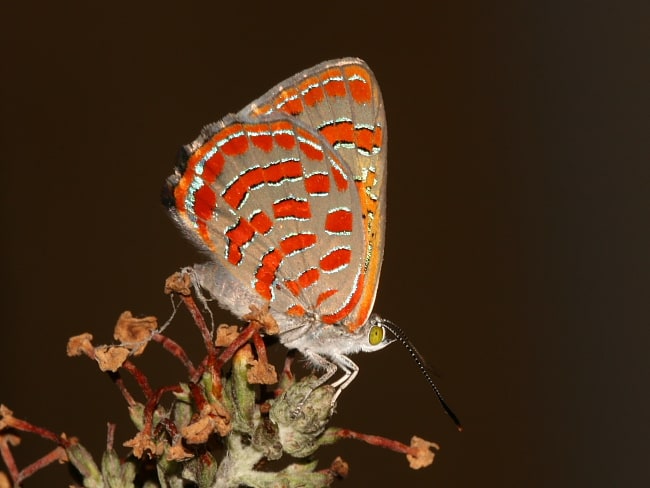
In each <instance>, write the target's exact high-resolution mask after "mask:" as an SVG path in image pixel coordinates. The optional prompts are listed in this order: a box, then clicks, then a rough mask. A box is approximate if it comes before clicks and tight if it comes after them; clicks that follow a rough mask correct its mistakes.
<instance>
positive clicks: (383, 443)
mask: <svg viewBox="0 0 650 488" xmlns="http://www.w3.org/2000/svg"><path fill="white" fill-rule="evenodd" d="M336 435H337V437H340V438H342V439H357V440H360V441H363V442H365V443H367V444H370V445H372V446H378V447H383V448H386V449H390V450H391V451H395V452H401V453H403V454H412V451H413V450H412V448H411V447H410V446H407V445H406V444H402V443H401V442H399V441H394V440H392V439H387V438H386V437H381V436H378V435H369V434H362V433H360V432H355V431H353V430H349V429H339V430H338V432H337V433H336Z"/></svg>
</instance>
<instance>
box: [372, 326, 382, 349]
mask: <svg viewBox="0 0 650 488" xmlns="http://www.w3.org/2000/svg"><path fill="white" fill-rule="evenodd" d="M383 340H384V328H383V327H381V326H379V325H373V326H372V327H370V333H369V334H368V342H369V343H370V345H371V346H376V345H378V344H381V342H382V341H383Z"/></svg>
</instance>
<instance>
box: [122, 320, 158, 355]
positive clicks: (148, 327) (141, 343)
mask: <svg viewBox="0 0 650 488" xmlns="http://www.w3.org/2000/svg"><path fill="white" fill-rule="evenodd" d="M157 328H158V321H157V320H156V317H142V318H136V317H134V316H133V315H132V314H131V312H129V311H128V310H127V311H126V312H123V313H122V315H120V318H119V319H117V324H116V325H115V330H114V332H113V337H114V338H115V340H118V341H120V343H121V344H122V345H123V346H126V347H129V349H133V354H134V355H136V356H138V355H140V354H142V353H143V352H144V348H145V347H146V345H147V341H148V340H149V338H150V337H151V333H152V332H153V331H154V330H156V329H157Z"/></svg>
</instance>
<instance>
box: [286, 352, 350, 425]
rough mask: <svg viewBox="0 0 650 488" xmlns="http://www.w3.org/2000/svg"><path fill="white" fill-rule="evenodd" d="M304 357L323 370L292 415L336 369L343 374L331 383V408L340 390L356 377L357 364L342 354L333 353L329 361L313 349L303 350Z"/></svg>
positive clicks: (298, 410) (294, 413) (295, 414)
mask: <svg viewBox="0 0 650 488" xmlns="http://www.w3.org/2000/svg"><path fill="white" fill-rule="evenodd" d="M304 354H305V357H306V358H307V359H308V360H309V362H310V363H311V364H312V365H313V366H315V367H316V368H318V369H322V370H325V373H323V374H322V375H321V376H320V377H319V378H318V380H317V382H316V384H315V385H314V386H313V388H312V389H311V391H310V392H309V393H308V394H307V395H306V396H305V398H304V399H303V400H302V401H301V402H300V404H299V405H298V407H296V409H295V410H294V412H293V416H294V417H295V416H297V415H298V414H299V413H300V410H301V409H302V406H303V405H304V404H305V402H306V401H307V399H308V398H309V396H310V395H311V393H312V392H313V391H314V390H315V389H316V388H318V387H320V386H322V385H324V384H325V383H327V381H328V380H329V379H330V378H331V377H332V376H334V374H335V373H336V371H337V370H339V369H340V370H341V371H342V372H343V376H341V378H339V379H337V380H336V381H335V382H333V383H332V384H331V386H332V387H334V388H336V391H335V392H334V395H333V396H332V400H331V406H332V409H333V408H334V405H335V404H336V400H337V398H338V397H339V395H340V394H341V392H342V391H343V390H344V389H345V388H346V387H347V386H348V385H349V384H350V383H351V382H352V381H353V380H354V378H356V376H357V373H358V372H359V366H357V365H356V363H354V362H353V361H352V360H351V359H349V358H347V357H346V356H343V355H335V356H332V357H331V361H330V360H329V359H327V358H325V357H324V356H321V355H320V354H317V353H315V352H313V351H305V352H304Z"/></svg>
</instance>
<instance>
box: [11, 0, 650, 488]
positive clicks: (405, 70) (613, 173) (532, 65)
mask: <svg viewBox="0 0 650 488" xmlns="http://www.w3.org/2000/svg"><path fill="white" fill-rule="evenodd" d="M232 4H233V5H227V4H226V3H225V2H218V1H213V2H186V3H184V4H183V6H180V2H179V4H178V5H175V6H173V5H174V4H173V3H172V2H170V3H169V4H164V3H162V2H129V3H127V2H123V3H122V2H110V3H106V2H103V3H96V2H95V3H92V4H91V2H63V3H61V2H33V3H22V4H20V5H21V6H20V7H18V6H16V5H14V6H13V7H7V6H5V7H3V11H4V12H3V14H2V29H1V31H2V32H1V34H0V36H1V37H2V48H1V49H2V81H1V82H0V89H1V92H2V99H1V101H0V110H1V113H2V130H1V132H0V137H1V141H2V153H1V154H2V156H1V165H2V166H1V171H2V173H1V175H2V182H3V186H2V192H1V196H2V207H1V208H2V213H1V215H2V229H3V231H2V236H3V237H2V244H3V249H2V258H3V259H2V269H3V270H4V275H3V278H4V293H3V294H2V298H3V303H2V339H1V343H0V348H1V349H0V361H1V363H0V375H1V376H0V402H2V403H4V404H7V405H8V406H9V407H11V408H12V409H13V410H14V411H15V412H16V414H17V415H19V416H21V417H23V418H26V419H28V420H30V421H32V422H34V423H37V424H39V425H43V426H45V427H48V428H50V429H52V430H54V431H65V432H66V433H68V434H69V435H76V436H79V437H80V438H81V440H82V442H83V443H84V444H85V445H86V446H88V447H89V448H91V449H92V450H93V451H94V452H95V453H97V455H99V453H100V452H101V449H102V445H103V443H104V439H105V432H106V422H109V421H111V422H117V423H118V431H117V437H118V441H119V442H120V443H121V442H122V441H124V440H125V439H127V438H128V437H130V436H131V435H132V434H133V432H134V430H133V428H132V427H131V426H130V423H129V421H128V419H127V417H126V409H125V405H124V402H123V401H122V399H121V397H120V394H119V392H118V391H117V389H116V388H115V387H114V386H113V385H112V384H111V382H110V381H109V380H108V378H107V377H106V376H105V375H103V374H101V373H100V372H99V371H98V369H97V368H96V367H95V366H94V365H93V364H92V363H91V362H90V361H88V360H84V359H79V358H75V359H68V358H66V356H65V345H66V340H67V338H68V337H69V336H70V335H73V334H77V333H80V332H83V331H90V332H92V333H93V334H94V335H95V337H96V340H97V342H98V343H102V342H109V341H110V340H111V333H112V326H113V324H114V322H115V319H116V318H117V317H118V315H119V314H120V312H122V311H123V310H125V309H128V310H131V311H133V312H134V313H136V314H153V315H157V316H158V317H160V318H161V320H164V319H165V318H167V317H168V316H169V313H170V304H169V301H168V298H167V297H166V296H164V295H163V293H162V285H163V281H164V279H165V277H166V276H168V275H169V274H171V273H172V272H174V271H175V270H177V269H178V268H180V267H181V266H184V265H188V264H191V263H193V262H195V261H196V260H197V259H198V255H197V253H196V252H195V251H194V250H193V247H192V245H191V244H190V243H189V242H187V241H185V240H184V238H183V237H182V236H181V234H180V233H179V231H178V230H177V229H176V228H175V226H174V225H173V224H172V222H171V221H170V220H169V219H168V218H167V216H166V215H165V212H164V211H163V208H162V206H161V205H160V203H159V190H160V188H161V185H162V184H163V181H164V179H165V177H166V176H167V175H168V174H170V173H171V170H172V167H173V165H174V162H175V156H176V152H177V149H178V147H179V146H180V145H181V144H183V143H186V142H189V141H191V140H192V139H194V137H196V135H197V134H198V132H199V130H200V128H201V127H202V125H204V124H206V123H208V122H211V121H214V120H217V119H219V118H220V117H222V116H223V115H225V114H226V113H228V112H233V111H237V110H239V109H240V108H241V107H243V106H244V105H245V104H246V103H248V102H249V101H251V100H252V99H253V98H256V97H258V96H259V95H261V94H262V93H264V91H266V90H267V89H268V88H270V87H271V86H273V85H274V84H275V83H277V82H279V81H281V80H282V79H284V78H286V77H288V76H290V75H292V74H294V73H295V72H297V71H299V70H302V69H305V68H307V67H310V66H312V65H314V64H316V63H318V62H320V61H323V60H326V59H331V58H337V57H342V56H359V57H361V58H363V59H365V60H366V61H367V62H368V63H369V64H370V66H371V67H372V68H373V70H374V71H375V74H376V76H377V78H378V79H379V81H380V85H381V88H382V90H383V94H384V99H385V104H386V110H387V115H388V128H389V132H388V133H389V175H390V177H389V180H388V202H389V204H388V227H387V239H386V241H387V248H386V255H385V260H384V267H383V275H382V279H381V284H380V290H379V295H378V298H377V304H376V307H375V309H376V310H377V311H378V312H380V313H381V314H382V315H384V316H385V317H389V318H390V319H392V320H393V321H395V322H396V323H398V324H400V325H401V326H402V327H403V328H404V329H406V330H407V331H408V332H409V334H410V336H411V338H412V340H413V341H414V342H415V343H416V344H417V346H418V348H419V349H420V350H421V352H422V353H423V354H424V355H425V356H426V357H427V358H429V360H430V361H431V363H432V364H433V365H434V367H435V368H436V370H437V371H438V372H439V373H440V375H441V378H440V380H439V385H440V387H441V389H442V391H443V392H444V394H445V395H446V397H447V400H448V401H449V403H450V404H451V405H452V407H453V408H454V410H455V411H456V413H457V414H458V415H459V417H460V418H461V420H462V421H463V423H464V425H465V432H463V433H460V434H459V433H457V432H456V431H455V429H454V427H453V424H452V423H451V422H450V421H449V419H448V418H446V417H445V416H444V414H443V413H442V411H441V409H440V408H439V406H438V404H437V402H436V400H435V398H434V396H433V394H432V393H431V392H430V391H429V389H428V387H427V385H426V383H425V381H424V379H423V378H422V377H421V376H420V375H419V374H418V372H417V370H416V368H415V367H414V366H413V364H411V361H410V359H409V357H408V355H407V354H406V352H405V351H404V350H402V349H400V348H399V347H397V346H395V347H390V348H388V349H387V350H385V351H382V352H380V353H377V354H374V355H367V356H357V359H358V362H359V364H360V366H361V373H360V375H359V377H358V379H357V381H356V382H355V383H354V384H353V385H352V387H351V388H350V389H349V390H347V391H346V392H345V394H344V395H343V396H342V398H341V401H340V403H339V408H338V410H339V413H338V414H337V416H336V417H335V420H334V424H336V425H341V426H344V427H348V428H351V429H355V430H358V431H362V432H368V433H375V434H380V435H385V436H388V437H392V438H396V439H400V440H403V441H408V439H409V438H410V436H411V435H413V434H418V435H420V436H422V437H425V438H427V439H431V440H435V441H437V442H439V443H440V444H441V447H442V450H441V451H440V453H439V455H438V457H437V458H436V461H435V463H434V465H433V466H431V467H429V468H427V469H425V470H422V471H418V472H415V471H411V470H410V469H409V468H408V467H407V463H406V461H405V460H404V459H403V457H402V456H401V455H398V454H395V453H392V452H385V451H383V450H381V449H378V448H373V447H370V446H366V445H363V444H359V443H357V442H354V441H345V442H341V443H339V444H338V445H337V446H334V447H333V448H331V449H329V450H327V451H326V452H324V453H321V456H320V459H321V465H322V466H325V465H326V464H328V463H329V462H330V461H331V460H332V459H333V458H334V456H335V455H337V454H341V455H342V456H343V457H344V458H345V459H346V460H347V461H348V462H349V463H350V465H351V474H350V477H349V479H348V480H347V481H345V482H344V484H340V485H339V486H394V485H396V484H397V483H400V484H401V485H402V486H413V487H415V486H422V487H425V486H435V487H443V486H454V487H455V486H459V487H460V486H462V487H466V486H499V487H521V486H526V487H547V486H553V487H558V486H590V487H601V486H602V487H609V486H647V485H648V483H649V482H650V470H649V469H648V464H647V452H648V440H649V439H650V417H649V415H648V412H649V411H650V402H649V398H648V397H649V395H650V394H649V393H648V378H649V373H650V360H649V359H648V346H649V345H650V327H649V326H650V323H649V322H650V321H649V317H650V313H649V305H648V304H649V300H648V295H649V293H648V292H650V278H649V277H650V274H649V273H650V266H649V264H650V263H649V257H648V256H649V253H648V250H649V249H650V238H649V237H650V232H649V229H648V222H649V219H648V217H649V213H650V212H649V209H650V205H649V191H648V190H650V171H649V168H648V163H650V158H649V156H650V145H649V143H648V133H649V129H650V120H649V113H650V111H649V108H650V107H649V104H648V101H649V100H648V98H649V92H648V89H649V88H650V73H649V66H650V65H649V64H648V59H650V55H649V54H650V53H649V47H650V37H649V34H648V25H650V24H649V21H650V13H649V11H648V10H649V8H648V4H647V2H631V1H630V2H605V1H593V2H579V1H565V2H498V5H492V4H491V3H490V2H471V1H449V0H443V1H437V2H432V5H431V6H429V7H417V8H416V7H413V6H411V5H410V4H409V3H408V2H393V6H390V7H388V6H387V7H382V6H380V5H379V4H373V3H372V2H351V1H348V2H341V3H337V2H327V3H323V2H319V3H310V4H303V5H302V6H298V4H292V3H290V2H288V3H287V2H284V3H278V2H265V3H263V4H254V3H253V4H250V3H238V2H232ZM235 4H236V6H235ZM218 320H220V321H232V319H231V318H230V317H229V316H228V315H227V314H225V313H220V315H219V316H218ZM170 335H172V336H173V337H174V338H176V339H177V340H178V341H179V342H182V343H184V344H188V347H190V348H194V349H193V350H194V351H198V348H196V346H197V344H198V337H197V334H196V332H195V331H194V329H192V328H191V327H190V326H189V325H188V321H187V320H186V317H185V316H183V317H182V318H181V319H179V320H178V321H177V323H175V324H174V326H173V328H172V329H171V330H170ZM139 364H140V365H141V366H142V368H143V369H145V370H147V371H149V372H150V373H151V375H152V377H154V378H155V379H157V380H158V381H160V382H161V383H162V382H168V381H170V380H172V381H174V380H176V379H179V378H181V377H182V375H181V373H182V372H181V370H180V368H179V367H178V366H177V365H176V364H175V363H174V362H173V361H171V360H169V358H168V356H166V355H165V354H163V353H161V352H160V351H159V348H156V347H152V348H150V349H149V351H148V353H147V354H146V355H145V357H144V358H142V359H141V360H140V361H139ZM161 383H159V384H161ZM47 447H48V444H45V443H39V442H38V441H37V440H36V439H34V438H29V437H28V438H25V439H24V441H23V446H21V448H20V449H19V450H18V451H17V452H18V455H19V459H20V460H21V461H22V462H23V463H24V462H27V461H31V460H33V459H34V458H35V456H36V452H35V450H36V451H37V452H40V453H42V452H44V451H45V449H46V448H47ZM66 479H67V478H66V472H65V467H61V466H53V467H51V468H50V469H48V470H46V471H45V472H44V473H41V474H39V475H38V476H35V477H34V478H33V479H32V480H30V481H29V482H28V483H26V484H25V486H27V487H37V486H67V481H66Z"/></svg>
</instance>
